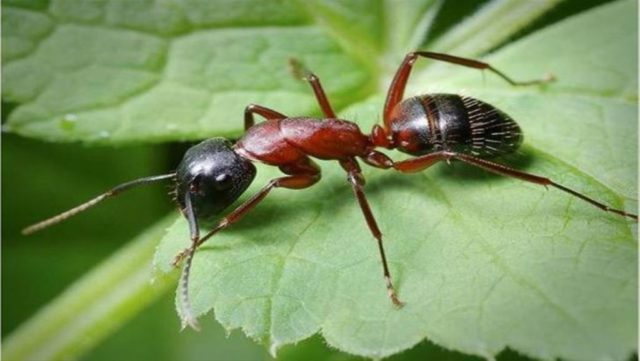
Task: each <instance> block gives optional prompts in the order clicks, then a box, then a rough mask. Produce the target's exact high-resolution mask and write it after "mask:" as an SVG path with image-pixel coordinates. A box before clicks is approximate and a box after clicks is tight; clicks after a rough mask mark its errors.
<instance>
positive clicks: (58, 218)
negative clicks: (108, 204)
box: [22, 173, 176, 235]
mask: <svg viewBox="0 0 640 361" xmlns="http://www.w3.org/2000/svg"><path fill="white" fill-rule="evenodd" d="M175 176H176V173H170V174H162V175H156V176H151V177H145V178H139V179H135V180H132V181H130V182H127V183H123V184H120V185H117V186H115V187H113V188H111V189H110V190H108V191H106V192H104V193H102V194H101V195H99V196H97V197H95V198H93V199H91V200H89V201H87V202H85V203H82V204H81V205H79V206H77V207H74V208H71V209H69V210H68V211H65V212H62V213H60V214H58V215H55V216H53V217H51V218H48V219H45V220H44V221H41V222H38V223H36V224H32V225H30V226H29V227H27V228H25V229H23V230H22V234H24V235H28V234H32V233H35V232H38V231H40V230H42V229H45V228H47V227H49V226H52V225H54V224H56V223H59V222H62V221H64V220H65V219H67V218H70V217H73V216H75V215H76V214H78V213H81V212H84V211H86V210H87V209H89V208H91V207H93V206H95V205H96V204H98V203H100V202H102V201H103V200H105V199H107V198H111V197H114V196H117V195H118V194H120V193H122V192H124V191H128V190H129V189H132V188H136V187H138V186H142V185H146V184H149V183H155V182H159V181H163V180H166V179H173V178H175Z"/></svg>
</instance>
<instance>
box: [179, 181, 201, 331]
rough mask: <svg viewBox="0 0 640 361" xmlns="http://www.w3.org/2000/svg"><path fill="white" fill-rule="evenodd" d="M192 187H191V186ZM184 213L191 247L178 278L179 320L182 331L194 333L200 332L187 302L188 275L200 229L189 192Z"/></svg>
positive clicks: (189, 303) (185, 199) (189, 302)
mask: <svg viewBox="0 0 640 361" xmlns="http://www.w3.org/2000/svg"><path fill="white" fill-rule="evenodd" d="M192 187H193V185H192ZM184 205H185V210H184V211H185V213H186V216H187V221H188V222H189V231H190V232H191V242H192V243H191V247H189V250H188V251H187V252H188V253H187V260H186V262H185V264H184V268H183V269H182V275H181V276H180V318H181V319H182V329H183V330H184V329H185V327H187V326H190V327H191V328H193V329H194V330H196V331H199V330H200V325H198V320H197V319H196V317H195V316H194V315H193V311H192V309H191V301H190V300H189V273H190V271H191V263H192V262H193V256H194V255H195V253H196V248H197V247H198V245H199V244H200V242H199V239H200V228H199V227H198V219H197V218H196V215H195V212H194V211H193V206H192V204H191V190H189V191H187V192H186V195H185V197H184Z"/></svg>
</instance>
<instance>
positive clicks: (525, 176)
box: [393, 151, 638, 221]
mask: <svg viewBox="0 0 640 361" xmlns="http://www.w3.org/2000/svg"><path fill="white" fill-rule="evenodd" d="M452 158H453V159H457V160H460V161H462V162H465V163H467V164H471V165H473V166H476V167H479V168H482V169H484V170H486V171H489V172H492V173H495V174H499V175H502V176H506V177H514V178H518V179H521V180H524V181H527V182H531V183H535V184H540V185H543V186H552V187H555V188H557V189H560V190H561V191H563V192H566V193H569V194H571V195H573V196H575V197H578V198H580V199H582V200H583V201H585V202H588V203H590V204H591V205H593V206H595V207H598V208H600V209H602V210H603V211H606V212H611V213H615V214H618V215H621V216H624V217H629V218H631V219H633V220H636V221H637V220H638V216H637V215H635V214H632V213H627V212H625V211H623V210H620V209H615V208H611V207H609V206H607V205H606V204H604V203H601V202H598V201H596V200H595V199H593V198H590V197H588V196H586V195H584V194H582V193H580V192H577V191H575V190H573V189H571V188H568V187H565V186H563V185H561V184H558V183H556V182H554V181H552V180H551V179H549V178H545V177H540V176H537V175H534V174H530V173H525V172H521V171H519V170H516V169H513V168H511V167H508V166H506V165H502V164H499V163H494V162H491V161H488V160H486V159H482V158H478V157H474V156H471V155H468V154H462V153H455V152H449V151H442V152H436V153H431V154H426V155H423V156H420V157H416V158H413V159H408V160H405V161H402V162H397V163H395V164H394V165H393V168H395V169H396V170H399V171H401V172H405V173H411V172H418V171H421V170H423V169H425V168H428V167H430V166H431V165H433V164H435V163H436V162H438V161H441V160H449V159H452Z"/></svg>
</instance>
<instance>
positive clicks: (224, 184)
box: [215, 173, 233, 191]
mask: <svg viewBox="0 0 640 361" xmlns="http://www.w3.org/2000/svg"><path fill="white" fill-rule="evenodd" d="M232 185H233V178H232V177H231V176H230V175H229V174H226V173H222V174H219V175H218V176H216V182H215V187H216V189H217V190H219V191H223V190H226V189H229V188H231V186H232Z"/></svg>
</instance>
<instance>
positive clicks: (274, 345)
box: [269, 341, 282, 359]
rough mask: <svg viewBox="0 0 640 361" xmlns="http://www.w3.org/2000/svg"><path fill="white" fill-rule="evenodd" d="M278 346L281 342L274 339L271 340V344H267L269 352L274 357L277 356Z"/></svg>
mask: <svg viewBox="0 0 640 361" xmlns="http://www.w3.org/2000/svg"><path fill="white" fill-rule="evenodd" d="M280 346H282V344H281V343H279V342H275V341H272V342H271V345H270V346H269V354H270V355H271V357H273V358H274V359H275V358H277V355H276V354H277V353H278V349H279V348H280Z"/></svg>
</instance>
